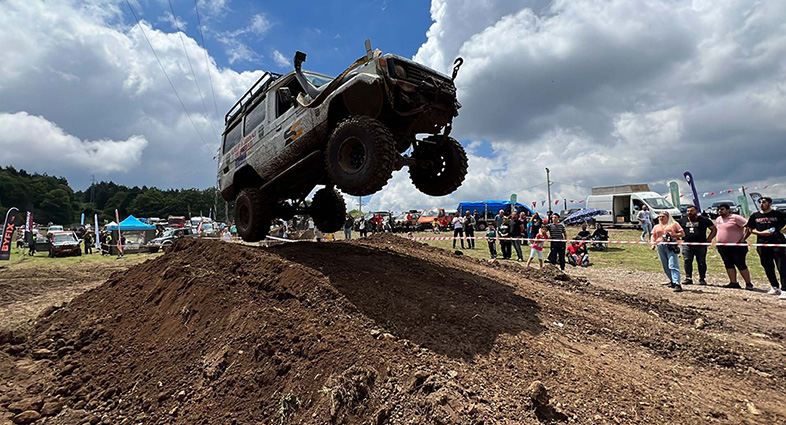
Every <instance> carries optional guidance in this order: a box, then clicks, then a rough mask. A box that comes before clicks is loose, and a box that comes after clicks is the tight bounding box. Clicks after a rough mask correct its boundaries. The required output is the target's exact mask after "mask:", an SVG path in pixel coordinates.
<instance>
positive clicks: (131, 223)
mask: <svg viewBox="0 0 786 425" xmlns="http://www.w3.org/2000/svg"><path fill="white" fill-rule="evenodd" d="M119 227H120V230H121V231H127V230H156V226H154V225H152V224H145V223H142V222H141V221H139V219H137V218H136V217H134V216H133V215H129V216H128V218H126V219H125V220H123V221H121V222H120V225H119ZM117 228H118V225H117V224H114V223H110V224H109V225H108V226H106V230H117Z"/></svg>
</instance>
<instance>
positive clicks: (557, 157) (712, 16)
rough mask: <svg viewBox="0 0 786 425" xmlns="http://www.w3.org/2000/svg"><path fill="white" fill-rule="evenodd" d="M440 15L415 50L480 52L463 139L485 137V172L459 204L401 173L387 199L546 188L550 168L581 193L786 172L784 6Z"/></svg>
mask: <svg viewBox="0 0 786 425" xmlns="http://www.w3.org/2000/svg"><path fill="white" fill-rule="evenodd" d="M431 15H432V19H433V20H434V23H433V24H432V26H431V28H430V29H429V31H428V34H427V36H428V39H427V41H426V42H425V43H424V44H423V45H422V46H421V47H420V49H419V51H418V52H417V54H416V55H415V56H414V59H415V60H418V61H420V62H423V63H425V64H427V65H429V66H432V67H434V68H435V69H438V70H441V71H443V72H445V73H448V74H449V73H450V70H451V68H452V63H453V59H454V58H455V57H457V56H462V57H463V58H464V59H465V63H464V66H463V67H462V68H461V70H460V72H459V76H458V78H457V81H456V83H457V85H458V87H459V101H460V102H461V103H462V104H463V105H464V107H463V108H462V109H461V110H460V111H459V112H460V114H459V117H458V118H456V120H455V123H454V130H453V133H452V134H453V135H454V136H455V137H457V138H459V139H462V140H470V141H479V140H483V141H484V144H482V145H479V144H477V142H469V143H466V145H467V146H468V150H469V152H470V154H471V155H470V158H471V160H470V161H471V162H470V175H469V176H468V178H467V181H466V182H465V184H464V185H463V186H462V187H461V188H460V189H459V190H458V191H457V192H456V193H455V194H453V195H450V196H449V197H446V198H445V199H444V201H443V200H442V199H438V200H429V199H426V198H424V197H422V196H421V195H420V194H417V193H416V191H415V190H413V189H414V188H413V187H412V186H411V184H410V183H408V182H407V181H406V180H407V179H406V178H405V177H406V176H400V175H397V176H396V177H394V179H393V182H392V183H391V187H392V190H388V189H386V191H385V193H383V194H380V195H377V196H376V197H375V198H374V199H372V203H376V202H378V203H379V204H377V206H378V207H382V206H384V205H386V204H390V205H395V206H396V208H398V207H399V206H401V207H404V206H410V205H411V206H420V207H426V206H430V205H429V203H434V202H438V203H440V204H441V205H445V206H449V205H451V204H453V203H454V202H456V201H458V200H473V199H480V198H488V197H497V198H507V196H508V195H509V194H510V193H511V192H517V193H518V195H519V199H522V200H523V199H527V198H530V197H531V198H534V199H533V200H540V199H545V197H546V196H545V195H546V190H545V189H546V188H545V170H544V168H545V167H549V168H550V169H551V170H552V173H551V177H552V179H553V180H556V181H558V182H560V183H558V184H556V185H555V186H554V187H553V188H552V193H553V194H555V195H556V196H564V197H566V198H568V199H570V198H571V197H575V198H577V199H580V198H581V197H583V196H586V194H587V193H588V192H589V188H588V187H587V186H599V185H608V184H623V183H633V182H637V183H638V182H646V183H653V184H655V187H656V188H660V190H664V191H665V186H664V183H665V182H667V181H668V180H672V179H676V180H681V179H682V173H683V172H684V171H686V170H690V171H692V172H693V174H694V176H695V177H696V178H697V180H698V183H699V185H700V186H703V187H708V188H709V187H716V188H717V187H721V188H722V187H725V186H729V187H735V186H737V185H738V184H742V183H745V182H753V181H762V180H768V181H770V182H786V172H785V171H784V170H785V169H786V167H785V166H786V150H784V149H783V148H782V144H783V141H784V139H786V122H784V120H783V119H782V117H783V116H784V113H786V83H784V81H786V60H784V57H786V55H785V54H784V53H786V27H784V26H783V25H782V22H784V20H786V3H784V2H782V1H778V0H767V1H757V2H736V1H731V0H724V1H713V2H707V1H690V0H682V1H671V0H668V1H667V0H646V1H645V0H610V1H604V2H597V1H593V0H555V1H553V2H552V1H531V0H530V1H527V0H521V1H502V0H487V1H482V2H477V1H472V0H451V1H447V0H433V1H432V5H431ZM486 143H487V144H488V146H491V151H492V152H486V154H485V157H486V158H482V157H480V155H481V153H480V152H482V149H479V148H480V147H481V146H485V145H486ZM762 153H765V154H764V155H765V157H766V159H765V160H764V162H762V160H763V159H762V158H763V157H762ZM484 160H486V161H491V162H493V163H494V164H495V167H496V168H494V169H492V168H488V167H486V166H483V164H484V162H483V161H484ZM476 163H479V164H481V166H475V164H476ZM496 170H501V171H496ZM536 185H537V186H536ZM572 185H578V186H572ZM533 186H534V187H533ZM530 187H533V188H532V189H528V190H525V189H527V188H530ZM700 190H701V189H700ZM710 190H712V189H710ZM522 194H523V195H522ZM429 201H430V202H429Z"/></svg>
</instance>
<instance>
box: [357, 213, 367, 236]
mask: <svg viewBox="0 0 786 425" xmlns="http://www.w3.org/2000/svg"><path fill="white" fill-rule="evenodd" d="M358 230H359V231H360V237H361V238H365V237H366V236H368V223H367V222H366V217H363V216H362V215H361V216H360V223H358Z"/></svg>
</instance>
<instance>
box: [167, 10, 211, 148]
mask: <svg viewBox="0 0 786 425" xmlns="http://www.w3.org/2000/svg"><path fill="white" fill-rule="evenodd" d="M167 1H168V2H169V10H170V11H171V12H172V21H174V23H175V28H177V35H178V36H180V44H181V45H182V46H183V53H184V54H185V55H186V60H187V61H188V67H189V68H190V69H191V76H192V77H194V84H195V85H196V88H197V93H199V100H200V101H202V108H203V109H204V110H205V116H206V117H207V119H208V121H209V122H210V128H212V129H213V135H214V136H215V137H216V139H218V132H217V131H216V127H215V126H214V125H213V120H211V119H210V112H208V111H207V105H205V97H204V96H202V89H201V88H200V87H199V79H197V76H196V72H194V65H192V64H191V57H190V56H189V55H188V49H186V40H185V38H184V37H183V30H181V29H180V23H179V22H178V21H177V15H176V14H175V8H174V7H173V6H172V0H167Z"/></svg>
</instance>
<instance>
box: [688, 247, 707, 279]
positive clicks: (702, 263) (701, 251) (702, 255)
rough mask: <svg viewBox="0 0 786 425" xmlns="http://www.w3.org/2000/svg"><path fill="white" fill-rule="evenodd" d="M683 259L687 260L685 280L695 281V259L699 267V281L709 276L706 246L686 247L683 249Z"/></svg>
mask: <svg viewBox="0 0 786 425" xmlns="http://www.w3.org/2000/svg"><path fill="white" fill-rule="evenodd" d="M682 258H683V259H684V260H685V278H686V279H693V259H694V258H695V259H696V264H698V266H699V279H701V280H704V278H705V277H706V276H707V247H706V246H704V245H699V246H696V245H685V246H683V247H682Z"/></svg>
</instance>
